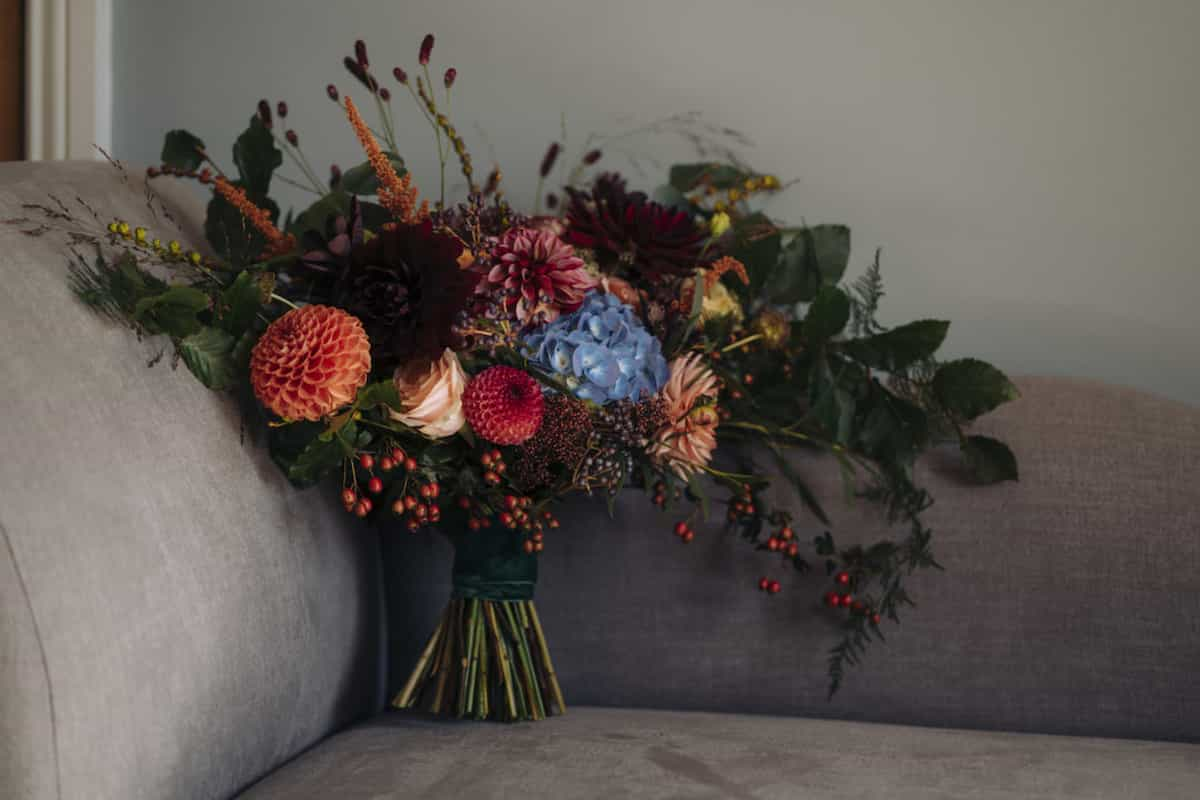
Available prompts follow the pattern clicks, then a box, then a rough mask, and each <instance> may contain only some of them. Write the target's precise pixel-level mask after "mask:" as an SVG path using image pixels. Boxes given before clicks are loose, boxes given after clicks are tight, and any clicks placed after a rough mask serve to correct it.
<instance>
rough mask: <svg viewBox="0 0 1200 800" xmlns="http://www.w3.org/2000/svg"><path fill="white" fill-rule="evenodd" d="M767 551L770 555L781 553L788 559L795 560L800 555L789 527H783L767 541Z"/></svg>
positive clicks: (794, 535) (793, 533)
mask: <svg viewBox="0 0 1200 800" xmlns="http://www.w3.org/2000/svg"><path fill="white" fill-rule="evenodd" d="M767 549H768V550H770V551H771V552H772V553H783V554H784V555H786V556H787V557H788V558H795V557H796V556H797V555H799V553H800V545H799V543H798V542H796V534H795V532H794V531H793V530H792V528H791V526H789V525H784V526H783V527H782V528H780V529H779V531H778V533H775V534H773V535H772V536H771V538H769V539H767Z"/></svg>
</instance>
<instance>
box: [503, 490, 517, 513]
mask: <svg viewBox="0 0 1200 800" xmlns="http://www.w3.org/2000/svg"><path fill="white" fill-rule="evenodd" d="M504 507H505V508H507V509H510V510H511V509H514V508H516V507H517V498H516V495H511V494H506V495H504Z"/></svg>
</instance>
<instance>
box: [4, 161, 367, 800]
mask: <svg viewBox="0 0 1200 800" xmlns="http://www.w3.org/2000/svg"><path fill="white" fill-rule="evenodd" d="M48 192H53V193H55V194H57V195H58V196H60V197H62V198H64V199H69V198H73V197H75V196H76V195H79V196H81V197H84V198H86V199H87V200H88V201H89V202H90V203H91V204H92V205H93V206H94V207H95V208H96V209H97V210H98V211H99V212H100V213H101V214H103V215H105V217H106V219H107V215H110V214H111V215H119V216H121V217H123V218H125V219H129V220H131V221H134V222H138V221H145V222H147V223H150V222H152V221H151V220H150V219H148V217H149V212H148V210H147V208H146V205H145V201H144V196H143V190H142V186H141V181H140V179H137V178H131V179H130V185H125V184H123V183H122V181H121V180H119V179H118V177H117V174H116V172H115V171H114V170H113V169H112V168H111V167H109V166H107V165H104V164H95V163H88V164H65V165H64V164H57V165H32V164H0V220H9V219H11V218H13V217H20V216H36V215H31V214H29V213H28V212H26V211H23V210H22V209H21V207H20V206H21V204H22V203H28V202H45V201H46V199H47V193H48ZM192 212H194V206H192V208H191V212H189V213H190V216H187V217H185V215H184V213H183V212H180V213H179V214H178V216H179V218H180V219H181V220H183V219H192V220H195V219H199V218H201V217H200V216H198V215H196V214H195V213H192ZM19 228H20V226H15V225H11V224H6V223H0V374H2V375H3V376H4V384H3V391H0V420H3V425H4V455H3V457H2V458H0V537H2V539H0V796H3V797H4V798H5V799H6V800H9V799H10V798H11V799H12V800H24V799H25V798H31V799H36V800H44V799H45V798H59V797H61V798H120V799H121V800H132V799H134V798H188V797H196V798H214V797H227V796H229V795H231V794H232V793H233V792H235V791H237V790H238V789H239V788H240V787H242V786H244V785H246V784H247V783H249V782H251V781H253V780H254V779H256V778H257V777H259V776H260V775H262V774H263V773H265V772H266V771H268V770H269V769H271V768H272V767H274V766H275V765H277V764H279V763H281V762H283V761H284V760H286V759H288V758H289V757H291V756H293V755H294V754H296V753H297V752H299V751H300V750H302V749H303V748H305V747H308V746H309V745H311V744H312V743H313V742H315V741H317V740H318V739H319V738H321V737H322V736H324V735H326V734H328V733H329V732H331V731H334V730H336V729H338V728H340V727H342V726H343V725H344V724H346V723H347V722H349V721H352V720H355V719H362V718H365V717H366V716H368V715H369V714H371V713H373V712H374V711H376V710H378V708H379V706H380V694H379V688H380V687H379V680H378V675H379V671H380V664H381V659H380V653H379V649H380V641H381V637H380V613H381V603H380V589H379V585H380V584H379V573H378V547H377V543H376V541H375V539H374V537H372V536H371V535H369V534H366V535H364V533H363V532H362V530H361V529H359V530H352V529H350V527H349V526H348V525H345V524H344V522H343V520H344V518H345V515H344V513H340V512H338V511H335V510H334V508H333V507H332V505H331V504H329V503H327V502H326V501H327V500H329V499H330V498H331V497H332V496H333V493H332V492H310V493H305V494H302V493H297V492H295V491H292V490H291V489H290V488H289V487H288V486H287V485H286V483H285V482H284V481H283V480H282V478H281V476H280V475H279V472H278V470H277V469H276V468H275V467H274V466H273V465H272V464H271V463H270V462H269V460H268V459H267V458H266V455H265V453H264V451H263V449H262V448H260V447H256V446H253V445H252V444H251V443H249V442H247V443H246V445H245V446H239V444H238V435H239V433H238V430H239V420H238V417H237V413H236V410H235V408H234V407H233V405H232V403H230V402H227V400H226V399H225V398H223V397H221V396H218V395H216V394H214V393H211V392H209V391H208V390H206V389H204V388H203V387H201V386H200V385H199V384H198V383H197V382H196V381H195V380H194V379H193V378H192V377H191V376H190V375H189V374H187V373H186V372H184V371H179V372H174V371H172V369H171V366H170V364H169V362H170V359H169V358H168V359H165V360H164V362H163V363H161V364H159V365H158V366H156V367H154V368H148V367H147V365H146V362H147V361H148V360H149V359H150V358H151V357H152V356H153V355H154V352H155V351H154V348H153V346H151V344H150V343H139V342H137V341H136V340H135V338H134V337H133V335H132V334H131V333H130V332H129V331H127V330H124V329H120V328H118V327H116V326H114V325H111V324H109V323H106V322H104V321H101V320H100V319H98V318H97V317H95V316H94V315H92V314H91V313H90V312H88V311H87V310H86V309H85V308H84V307H83V306H82V305H80V304H79V303H78V302H77V301H76V300H75V299H74V297H73V296H72V295H71V294H70V292H69V291H68V288H67V283H66V280H65V271H66V258H65V257H64V246H63V242H62V240H61V239H60V238H58V237H55V236H49V235H48V236H46V237H44V238H29V237H26V236H23V235H21V234H20V233H19V232H18V230H19ZM155 233H156V234H157V235H162V236H163V237H164V238H168V237H171V236H174V235H177V234H175V233H174V232H173V229H172V226H171V225H170V224H167V223H166V222H165V221H162V220H160V221H159V224H158V225H157V226H156V227H155ZM188 238H189V240H191V241H202V237H201V236H199V235H198V234H195V233H194V232H193V235H191V236H189V237H188Z"/></svg>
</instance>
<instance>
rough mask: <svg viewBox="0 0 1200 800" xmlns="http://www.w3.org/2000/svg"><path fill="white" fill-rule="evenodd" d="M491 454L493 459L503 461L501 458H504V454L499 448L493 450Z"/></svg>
mask: <svg viewBox="0 0 1200 800" xmlns="http://www.w3.org/2000/svg"><path fill="white" fill-rule="evenodd" d="M491 456H492V461H501V460H503V457H504V454H503V453H501V452H500V451H499V450H493V451H492V452H491Z"/></svg>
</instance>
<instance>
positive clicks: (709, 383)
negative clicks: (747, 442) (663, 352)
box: [649, 353, 719, 478]
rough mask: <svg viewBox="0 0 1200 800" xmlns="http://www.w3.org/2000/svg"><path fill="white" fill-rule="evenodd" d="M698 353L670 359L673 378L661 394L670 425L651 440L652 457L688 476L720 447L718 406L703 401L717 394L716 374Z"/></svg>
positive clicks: (668, 381) (680, 474)
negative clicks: (702, 402) (702, 400)
mask: <svg viewBox="0 0 1200 800" xmlns="http://www.w3.org/2000/svg"><path fill="white" fill-rule="evenodd" d="M701 358H702V357H701V355H700V354H699V353H691V354H689V355H686V356H680V357H679V358H677V359H675V360H674V361H672V362H671V377H670V378H668V379H667V383H666V385H665V386H663V389H662V392H661V394H660V397H662V399H663V400H664V401H665V402H666V411H667V420H668V421H667V424H666V425H664V426H663V427H662V428H660V429H659V431H658V433H657V434H656V435H655V437H654V440H653V441H652V442H651V443H650V447H649V452H650V456H651V457H652V458H654V459H655V460H657V461H658V462H659V463H661V464H664V465H666V466H669V467H670V468H671V469H673V470H674V471H675V472H676V473H677V474H678V475H679V476H680V477H682V478H687V477H688V475H690V474H691V473H693V472H696V471H698V470H699V469H700V468H702V467H704V466H706V465H707V464H708V462H709V461H710V460H711V459H712V454H713V450H715V449H716V447H717V424H718V422H719V419H718V416H717V408H716V406H715V405H711V404H703V405H701V404H700V400H701V399H702V398H705V397H712V398H715V397H716V396H717V377H716V376H715V375H713V373H712V370H710V369H709V368H708V367H707V366H705V365H704V363H703V362H702V360H701Z"/></svg>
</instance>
